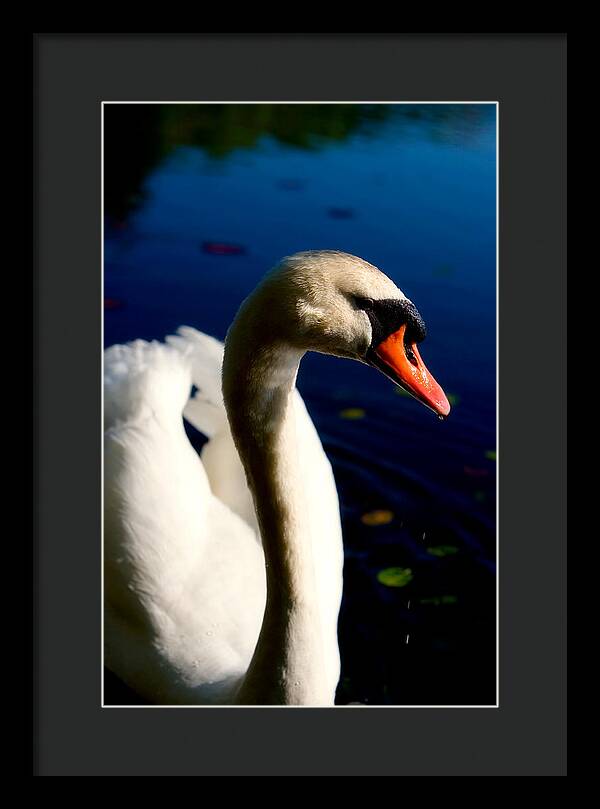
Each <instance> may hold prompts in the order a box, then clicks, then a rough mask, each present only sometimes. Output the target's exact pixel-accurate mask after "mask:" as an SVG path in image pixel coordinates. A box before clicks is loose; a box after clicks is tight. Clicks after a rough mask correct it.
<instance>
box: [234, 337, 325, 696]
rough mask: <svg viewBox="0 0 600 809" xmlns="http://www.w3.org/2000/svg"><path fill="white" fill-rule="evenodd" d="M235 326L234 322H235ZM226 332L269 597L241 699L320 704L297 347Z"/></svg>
mask: <svg viewBox="0 0 600 809" xmlns="http://www.w3.org/2000/svg"><path fill="white" fill-rule="evenodd" d="M234 326H235V324H234ZM239 336H240V335H239V333H236V332H235V331H234V332H233V333H231V332H230V334H229V335H228V337H227V342H226V348H225V358H224V364H223V394H224V399H225V405H226V409H227V414H228V418H229V421H230V425H231V430H232V434H233V437H234V441H235V444H236V447H237V449H238V452H239V455H240V458H241V460H242V464H243V466H244V469H245V472H246V477H247V480H248V485H249V488H250V490H251V492H252V496H253V499H254V506H255V510H256V515H257V519H258V524H259V529H260V534H261V539H262V544H263V549H264V554H265V569H266V582H267V601H266V608H265V614H264V619H263V624H262V628H261V632H260V636H259V640H258V644H257V647H256V650H255V653H254V656H253V658H252V661H251V664H250V667H249V669H248V673H247V675H246V678H245V680H244V682H243V684H242V686H241V689H240V693H239V695H238V699H239V701H240V702H253V703H259V704H260V703H263V704H272V703H284V704H295V703H297V704H320V703H321V702H322V701H323V700H324V699H325V698H324V697H323V695H322V689H323V686H324V680H325V678H324V650H323V638H322V631H321V626H320V616H319V610H318V601H317V587H316V575H315V567H314V558H313V545H312V537H311V534H310V525H309V522H308V519H307V513H308V512H307V509H308V507H309V505H310V504H308V503H307V502H306V498H305V492H304V488H303V485H302V477H301V475H300V470H299V459H298V443H297V436H296V418H295V399H296V394H295V382H296V376H297V372H298V366H299V363H300V360H301V358H302V352H299V351H296V350H294V349H292V348H290V347H289V346H286V345H285V344H282V343H276V342H273V343H270V344H269V343H265V342H263V343H262V344H261V345H260V346H257V345H253V344H252V341H250V340H248V339H247V336H246V337H245V339H242V340H240V339H239Z"/></svg>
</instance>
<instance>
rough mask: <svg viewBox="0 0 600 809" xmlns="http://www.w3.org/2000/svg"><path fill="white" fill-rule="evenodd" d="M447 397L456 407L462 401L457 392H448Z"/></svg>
mask: <svg viewBox="0 0 600 809" xmlns="http://www.w3.org/2000/svg"><path fill="white" fill-rule="evenodd" d="M446 398H447V399H448V401H449V402H450V404H451V405H452V407H456V405H457V404H458V403H459V402H460V396H459V395H458V394H457V393H448V394H447V395H446Z"/></svg>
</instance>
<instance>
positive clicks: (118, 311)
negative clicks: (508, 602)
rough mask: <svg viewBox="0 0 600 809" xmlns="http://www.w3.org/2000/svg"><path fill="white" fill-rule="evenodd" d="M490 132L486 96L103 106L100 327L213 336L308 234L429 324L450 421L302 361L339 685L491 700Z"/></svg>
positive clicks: (428, 356) (367, 374)
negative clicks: (320, 449) (476, 99)
mask: <svg viewBox="0 0 600 809" xmlns="http://www.w3.org/2000/svg"><path fill="white" fill-rule="evenodd" d="M495 138H496V121H495V107H494V106H493V105H469V106H459V105H456V106H454V105H453V106H446V105H443V106H438V105H435V106H434V105H430V106H423V105H418V106H414V105H411V106H387V105H382V106H377V107H350V106H345V105H344V106H342V107H333V106H328V107H321V108H316V107H313V106H310V107H302V106H300V107H299V106H296V107H290V106H262V107H254V108H248V107H247V108H241V107H229V108H227V107H224V108H217V107H197V106H192V107H190V106H187V107H182V106H178V105H173V106H170V107H158V106H153V107H150V106H121V105H119V106H113V107H109V108H108V109H107V110H106V118H105V214H106V227H105V342H106V345H111V344H112V343H115V342H122V341H125V340H130V339H133V338H137V337H143V338H158V339H162V338H163V337H164V335H165V334H168V333H170V332H172V331H173V330H174V329H176V328H177V327H178V326H179V325H180V324H183V323H185V324H189V325H193V326H196V327H197V328H199V329H201V330H202V331H205V332H208V333H210V334H213V335H215V336H216V337H219V338H223V337H224V335H225V332H226V330H227V327H228V325H229V323H230V322H231V319H232V318H233V316H234V314H235V312H236V310H237V308H238V306H239V303H240V302H241V300H242V299H243V298H244V297H245V296H246V294H247V293H248V292H249V291H250V290H251V289H252V288H253V287H254V286H255V284H256V283H257V281H258V280H259V278H260V277H261V276H262V275H263V274H264V272H265V271H266V270H267V269H269V268H270V267H271V266H273V265H274V264H275V263H276V261H277V260H278V259H279V258H280V257H281V256H283V255H289V254H290V253H294V252H296V251H298V250H307V249H325V248H327V249H338V250H344V251H347V252H349V253H354V254H356V255H359V256H361V257H363V258H365V259H367V260H368V261H370V262H371V263H373V264H375V265H376V266H378V267H380V268H381V269H382V270H383V271H384V272H385V273H386V274H387V275H389V276H390V277H391V278H392V279H393V280H394V281H395V282H396V283H397V284H398V286H399V287H400V288H401V289H402V290H403V291H404V292H405V294H406V295H407V296H408V297H409V298H411V299H412V300H413V301H414V302H415V304H416V305H417V307H418V309H419V311H420V312H421V314H422V315H423V317H424V319H425V322H426V324H427V328H428V337H427V339H426V341H425V342H424V343H423V345H422V346H421V354H422V356H423V359H424V360H425V362H426V364H427V365H428V367H429V368H430V370H431V371H432V372H433V374H434V375H435V377H436V378H437V380H438V381H439V382H440V384H441V385H442V387H443V388H444V389H445V391H446V393H447V394H448V395H449V398H450V400H451V403H452V404H453V408H452V412H451V414H450V417H449V418H448V419H447V420H446V421H445V422H442V421H439V420H437V419H436V418H435V416H434V415H433V414H432V413H431V412H430V411H428V410H426V409H425V408H424V407H423V406H422V405H420V404H419V403H417V402H415V401H414V400H412V399H410V398H408V397H406V396H402V395H399V394H398V391H397V389H395V388H394V386H393V385H392V384H391V383H390V382H389V381H388V380H386V379H385V378H384V377H383V376H382V375H379V374H377V373H376V372H375V371H373V370H372V369H370V368H367V367H366V366H362V365H360V364H358V363H352V362H348V361H342V360H337V359H334V358H331V357H324V356H321V355H317V354H313V355H309V356H307V357H306V358H305V360H304V361H303V363H302V366H301V370H300V375H299V380H298V387H299V389H300V391H301V393H302V395H303V396H304V399H305V401H306V404H307V407H308V409H309V411H310V413H311V415H312V418H313V420H314V422H315V424H316V427H317V429H318V431H319V434H320V435H321V438H322V441H323V444H324V447H325V450H326V452H327V454H328V456H329V457H330V459H331V461H332V464H333V469H334V473H335V476H336V481H337V485H338V491H339V493H340V499H341V507H342V518H343V527H344V537H345V547H346V562H345V591H344V600H343V605H342V611H341V616H340V627H339V636H340V646H341V653H342V679H341V682H340V687H339V690H338V701H339V702H340V703H347V702H352V701H360V702H366V703H367V704H369V703H372V704H415V705H418V704H427V705H429V704H437V705H452V704H464V705H467V704H490V703H494V702H495V688H496V683H495V678H496V661H495V649H496V624H495V622H496V612H495V610H496V606H495V600H496V580H495V562H496V531H495V520H496V498H495V486H496V463H495V447H496V435H495V431H496V370H495V356H496V355H495V350H496V349H495V340H496V208H495V206H496V190H495V177H496V140H495ZM196 438H197V437H194V439H196ZM108 682H109V685H110V682H111V681H110V680H109V681H108ZM118 693H119V692H118V690H117V689H116V686H115V694H114V699H113V701H118V700H119V696H118ZM107 701H109V702H110V701H111V695H110V694H107Z"/></svg>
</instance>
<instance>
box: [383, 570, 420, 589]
mask: <svg viewBox="0 0 600 809" xmlns="http://www.w3.org/2000/svg"><path fill="white" fill-rule="evenodd" d="M412 579H413V572H412V570H411V569H410V568H409V567H386V568H384V569H383V570H380V571H379V573H378V574H377V581H378V582H379V583H380V584H385V586H386V587H405V586H406V585H407V584H408V583H409V582H411V581H412Z"/></svg>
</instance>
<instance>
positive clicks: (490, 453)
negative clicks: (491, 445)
mask: <svg viewBox="0 0 600 809" xmlns="http://www.w3.org/2000/svg"><path fill="white" fill-rule="evenodd" d="M485 457H486V458H487V459H488V461H495V460H496V450H495V449H488V451H487V452H486V453H485Z"/></svg>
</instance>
